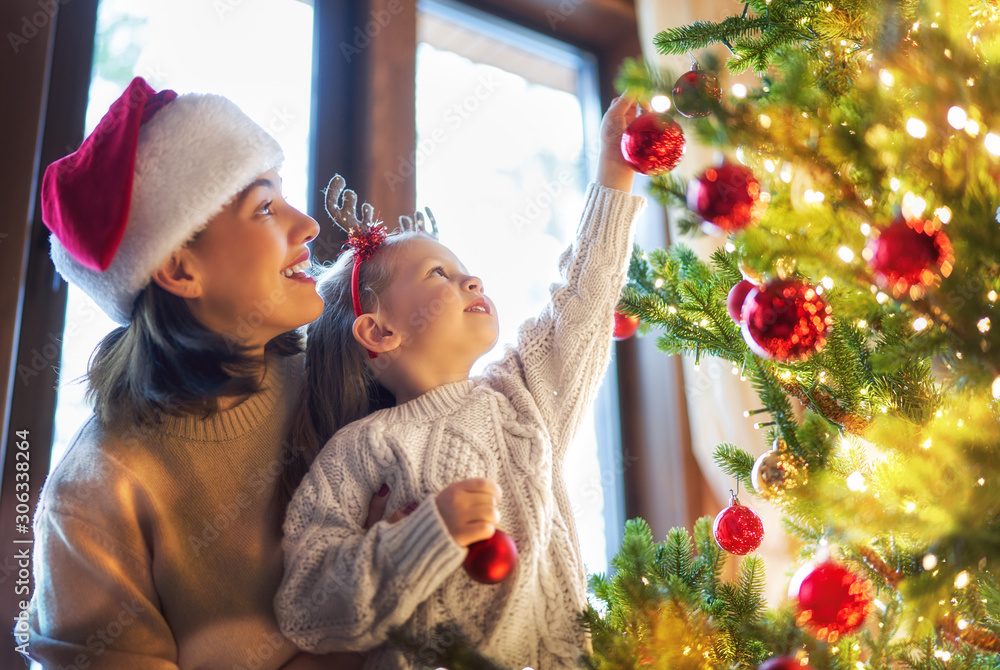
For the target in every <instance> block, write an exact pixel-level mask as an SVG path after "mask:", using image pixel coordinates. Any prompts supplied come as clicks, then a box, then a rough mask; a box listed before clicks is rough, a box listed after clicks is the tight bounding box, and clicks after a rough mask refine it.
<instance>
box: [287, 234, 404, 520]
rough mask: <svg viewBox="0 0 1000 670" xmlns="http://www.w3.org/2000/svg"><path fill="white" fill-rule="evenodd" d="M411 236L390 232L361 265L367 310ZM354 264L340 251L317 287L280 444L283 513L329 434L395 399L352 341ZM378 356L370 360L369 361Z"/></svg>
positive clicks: (348, 254)
mask: <svg viewBox="0 0 1000 670" xmlns="http://www.w3.org/2000/svg"><path fill="white" fill-rule="evenodd" d="M416 234H417V233H399V234H394V235H391V236H389V238H388V239H386V241H385V242H383V244H382V246H381V247H380V248H379V251H378V253H377V254H375V256H373V257H372V258H371V260H369V261H366V262H365V263H364V264H363V265H362V266H361V275H360V277H359V282H358V283H359V285H360V287H359V288H360V297H361V304H362V307H363V309H364V310H365V311H366V312H368V311H373V310H375V308H376V307H377V305H378V300H379V298H380V296H381V295H382V294H383V293H384V292H385V290H386V289H387V288H388V287H389V284H390V283H391V282H392V277H393V265H394V264H393V262H392V261H393V256H394V248H395V247H397V246H398V245H400V244H402V243H405V242H406V240H407V239H410V238H412V237H413V236H414V235H416ZM353 267H354V257H353V255H352V253H351V252H350V251H345V252H344V253H343V254H341V255H340V258H338V259H337V262H336V263H335V264H334V265H333V266H332V267H330V268H328V269H327V270H325V271H324V273H323V275H322V277H321V278H320V279H319V282H318V283H317V285H316V290H317V292H318V293H319V295H320V297H322V298H323V302H324V303H325V307H324V308H323V313H322V314H321V315H320V317H319V318H318V319H316V320H315V321H314V322H312V323H311V324H310V325H309V326H308V327H307V329H306V362H305V380H304V382H303V386H302V391H301V392H300V394H299V400H298V402H297V404H296V408H295V411H294V413H293V415H292V419H291V425H290V426H289V432H288V439H287V440H286V442H285V445H284V449H285V450H286V454H285V456H284V458H283V459H282V462H283V463H285V466H284V469H283V471H282V476H281V485H280V486H279V490H278V507H279V510H280V511H281V513H282V516H284V511H285V509H286V508H287V506H288V503H289V502H290V501H291V499H292V494H293V493H294V492H295V489H296V488H298V485H299V483H301V481H302V478H303V477H304V476H305V474H306V472H307V471H308V470H309V465H310V464H311V463H312V460H313V458H315V456H316V454H317V453H319V450H320V449H322V448H323V445H324V444H326V442H327V441H328V440H329V439H330V438H331V437H333V434H334V433H336V432H337V431H338V430H340V429H341V428H343V427H344V426H346V425H347V424H349V423H351V422H352V421H357V420H358V419H363V418H364V417H366V416H368V415H369V414H371V413H372V412H375V411H376V410H379V409H383V408H385V407H391V406H392V405H394V404H395V398H393V396H392V394H391V393H389V392H388V391H387V390H386V389H385V387H384V386H382V384H380V383H379V381H378V379H377V378H376V376H375V371H374V369H373V368H372V364H373V363H372V362H369V358H368V354H367V352H366V351H365V349H364V348H363V347H362V346H361V345H360V344H359V343H358V342H357V341H356V340H355V339H354V332H353V326H354V319H355V316H354V306H353V303H352V300H351V272H352V270H353ZM382 360H384V359H383V358H382V357H380V358H378V359H375V361H374V364H378V363H379V362H381V361H382Z"/></svg>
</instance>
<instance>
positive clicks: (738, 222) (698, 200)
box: [687, 163, 767, 234]
mask: <svg viewBox="0 0 1000 670" xmlns="http://www.w3.org/2000/svg"><path fill="white" fill-rule="evenodd" d="M687 206H688V209H690V210H691V211H692V212H694V213H695V214H697V215H698V216H700V217H701V218H702V219H703V220H704V223H703V224H702V228H703V229H704V230H705V232H706V233H708V234H715V233H717V232H718V231H720V230H721V231H723V232H725V233H734V232H736V231H738V230H743V229H744V228H746V227H748V226H750V225H752V224H755V223H757V222H758V221H759V220H760V217H761V216H763V215H764V210H765V209H767V204H766V202H765V195H764V194H763V193H762V191H761V188H760V182H758V181H757V178H756V177H754V176H753V172H751V171H750V169H749V168H746V167H744V166H742V165H739V164H737V163H723V164H722V165H720V166H719V167H717V168H709V169H707V170H705V172H703V173H702V175H701V176H700V177H698V178H697V179H692V180H691V181H690V182H688V191H687Z"/></svg>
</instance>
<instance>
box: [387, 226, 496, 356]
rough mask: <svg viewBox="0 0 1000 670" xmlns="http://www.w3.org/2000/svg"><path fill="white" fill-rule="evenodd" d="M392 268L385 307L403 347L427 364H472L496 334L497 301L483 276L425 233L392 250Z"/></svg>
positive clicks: (490, 343)
mask: <svg viewBox="0 0 1000 670" xmlns="http://www.w3.org/2000/svg"><path fill="white" fill-rule="evenodd" d="M392 262H393V264H394V268H395V272H394V277H393V280H392V283H391V284H390V285H389V288H388V289H387V290H386V292H385V295H384V299H385V300H384V302H383V307H384V309H385V310H386V312H387V316H388V318H389V323H390V324H391V326H390V327H391V328H394V329H395V330H396V332H398V333H400V334H401V335H402V336H403V347H404V348H406V349H409V350H410V351H411V352H417V353H419V354H420V355H421V356H426V358H427V360H428V362H429V363H431V364H437V365H448V366H453V365H457V366H458V367H464V366H465V365H468V367H471V366H472V364H473V363H475V361H476V360H477V359H478V358H479V357H480V356H482V355H483V354H485V353H486V352H488V351H489V350H490V349H492V348H493V345H495V344H496V341H497V337H498V336H499V333H500V325H499V320H498V318H497V313H496V312H497V310H496V305H494V304H493V301H492V300H490V299H489V298H488V297H486V294H485V293H484V292H483V281H482V280H481V279H480V278H479V277H475V276H473V275H470V274H469V272H468V270H466V269H465V266H464V265H462V263H461V262H460V261H459V260H458V258H456V257H455V254H453V253H452V252H451V250H450V249H448V248H447V247H445V246H443V245H442V244H440V243H438V242H437V241H435V240H433V239H431V238H429V237H424V236H418V237H414V238H412V239H410V240H408V241H407V242H406V243H405V244H404V245H401V248H399V249H398V250H396V251H395V253H394V255H393V258H392Z"/></svg>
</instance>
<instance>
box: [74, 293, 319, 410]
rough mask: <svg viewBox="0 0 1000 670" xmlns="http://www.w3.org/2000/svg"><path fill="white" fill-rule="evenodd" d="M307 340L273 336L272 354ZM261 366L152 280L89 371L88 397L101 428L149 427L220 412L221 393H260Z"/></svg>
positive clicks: (293, 334) (103, 343)
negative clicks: (174, 416) (172, 418)
mask: <svg viewBox="0 0 1000 670" xmlns="http://www.w3.org/2000/svg"><path fill="white" fill-rule="evenodd" d="M302 349H303V346H302V336H301V334H299V333H298V332H295V331H292V332H288V333H284V334H282V335H279V336H278V337H276V338H274V339H273V340H271V341H270V342H268V344H267V345H266V346H265V348H264V350H265V352H266V353H269V354H274V355H278V356H291V355H294V354H297V353H301V352H302ZM262 372H263V370H262V368H261V362H260V361H259V360H257V359H254V358H252V357H251V356H250V355H249V353H248V348H247V347H245V346H243V345H241V344H239V343H237V342H235V341H233V340H232V339H231V338H227V337H226V336H225V335H221V334H219V333H216V332H214V331H212V330H209V329H208V328H206V327H205V326H204V325H202V324H201V322H199V321H198V320H197V319H196V318H195V316H194V314H192V313H191V309H190V308H189V307H188V305H187V302H185V300H184V299H183V298H180V297H178V296H176V295H174V294H172V293H170V292H169V291H166V290H164V289H163V288H161V287H160V286H159V285H157V284H156V283H153V282H151V283H150V284H149V286H147V287H146V288H144V289H143V290H142V291H141V292H140V293H139V295H138V296H137V297H136V299H135V303H134V304H133V308H132V319H131V321H130V322H129V324H128V325H127V326H122V327H119V328H116V329H115V330H113V331H111V333H109V334H108V335H107V336H105V338H104V339H103V340H102V341H101V343H100V344H99V345H98V347H97V349H96V350H95V351H94V355H93V356H92V357H91V359H90V364H89V366H88V370H87V378H88V388H87V400H88V401H90V402H92V403H93V405H94V413H95V414H96V416H97V419H98V421H100V422H101V424H102V425H104V426H107V425H109V424H111V423H113V422H119V421H124V422H126V423H127V424H128V425H129V426H133V427H134V426H149V425H153V424H155V423H157V422H158V421H160V420H161V419H162V417H163V416H164V415H168V414H178V413H194V414H201V415H203V416H208V415H210V414H211V413H212V412H215V411H217V410H218V407H219V398H220V397H221V396H223V395H243V394H248V393H253V392H255V391H258V390H259V389H260V381H259V380H260V378H261V373H262Z"/></svg>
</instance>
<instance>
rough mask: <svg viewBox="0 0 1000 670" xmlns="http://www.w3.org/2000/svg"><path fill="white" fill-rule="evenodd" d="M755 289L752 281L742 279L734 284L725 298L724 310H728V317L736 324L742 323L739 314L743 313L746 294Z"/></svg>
mask: <svg viewBox="0 0 1000 670" xmlns="http://www.w3.org/2000/svg"><path fill="white" fill-rule="evenodd" d="M754 288H756V286H755V285H754V283H753V282H752V281H748V280H746V279H743V280H741V281H738V282H736V284H735V285H734V286H733V287H732V288H731V289H729V296H728V297H727V298H726V309H727V310H729V316H731V317H732V318H733V321H735V322H736V323H742V322H743V317H742V316H741V313H742V311H743V302H744V301H745V300H746V299H747V293H749V292H750V291H751V290H752V289H754Z"/></svg>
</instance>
